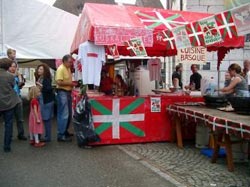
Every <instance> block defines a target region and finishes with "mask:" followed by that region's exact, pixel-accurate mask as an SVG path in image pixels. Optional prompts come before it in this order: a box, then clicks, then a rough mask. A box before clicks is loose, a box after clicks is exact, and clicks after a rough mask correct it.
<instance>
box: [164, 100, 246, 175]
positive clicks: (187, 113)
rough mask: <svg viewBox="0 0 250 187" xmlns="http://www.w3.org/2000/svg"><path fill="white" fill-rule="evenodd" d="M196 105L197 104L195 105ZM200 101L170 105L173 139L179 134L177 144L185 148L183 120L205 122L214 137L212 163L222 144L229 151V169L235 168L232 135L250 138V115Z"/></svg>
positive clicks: (168, 108) (168, 109)
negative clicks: (200, 103)
mask: <svg viewBox="0 0 250 187" xmlns="http://www.w3.org/2000/svg"><path fill="white" fill-rule="evenodd" d="M195 105H196V106H195ZM197 105H199V103H176V104H174V105H169V106H168V107H167V111H168V112H169V115H170V116H171V117H172V121H173V122H174V123H173V124H172V125H174V127H173V128H172V129H173V130H172V138H171V139H172V141H173V140H174V137H175V134H176V136H177V145H178V147H180V148H183V141H182V133H181V127H182V123H181V122H182V120H190V121H193V122H195V123H196V124H204V125H206V126H208V127H210V128H211V131H212V132H213V137H214V144H215V147H214V153H213V157H212V163H215V162H216V160H217V157H218V152H219V149H220V146H222V145H223V146H225V148H226V152H227V156H226V157H227V166H228V170H229V171H233V170H234V164H233V155H232V144H233V143H239V141H238V142H232V141H231V140H230V135H235V136H238V137H240V138H242V139H250V116H249V115H248V116H247V115H239V114H237V113H234V112H230V113H229V112H223V111H219V110H217V109H211V108H207V107H205V106H202V105H200V106H197Z"/></svg>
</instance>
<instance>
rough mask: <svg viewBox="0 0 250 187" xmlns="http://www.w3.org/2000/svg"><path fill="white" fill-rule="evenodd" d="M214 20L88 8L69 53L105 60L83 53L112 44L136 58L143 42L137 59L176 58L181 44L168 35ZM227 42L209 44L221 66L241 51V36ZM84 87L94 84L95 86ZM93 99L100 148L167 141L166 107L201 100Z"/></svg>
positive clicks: (161, 97)
mask: <svg viewBox="0 0 250 187" xmlns="http://www.w3.org/2000/svg"><path fill="white" fill-rule="evenodd" d="M107 12H109V14H107ZM210 16H211V14H204V13H195V12H185V11H169V10H161V9H152V8H142V7H135V6H116V5H102V4H89V3H86V4H85V6H84V9H83V13H82V17H81V19H80V22H79V25H78V28H77V32H76V35H75V38H74V41H73V43H72V47H71V51H72V53H78V54H79V55H80V58H81V59H82V54H83V53H84V54H85V55H86V54H87V56H88V57H94V58H99V57H101V56H102V55H100V54H99V53H98V52H96V53H93V52H92V51H91V50H90V51H89V50H88V51H87V52H86V50H85V52H82V48H84V47H83V46H86V45H89V46H92V47H91V49H92V48H95V47H94V46H102V49H101V51H103V49H104V46H113V45H114V46H115V51H118V52H119V54H118V56H119V55H130V56H131V55H137V54H136V52H135V50H134V49H133V47H134V46H133V44H134V43H133V41H132V40H131V39H133V38H140V44H142V43H143V45H142V46H143V48H144V46H145V50H144V49H143V50H141V49H140V50H139V56H140V55H141V54H143V56H145V55H146V56H151V57H153V56H164V57H165V56H174V55H176V54H177V46H178V43H177V40H176V41H174V40H175V39H174V38H175V37H174V36H173V35H168V34H167V32H168V31H171V30H172V29H174V28H178V27H181V26H185V25H187V24H189V23H191V22H192V24H193V22H195V21H198V20H201V19H204V18H209V17H210ZM185 28H186V26H185ZM223 28H224V27H223ZM171 32H172V31H171ZM221 32H222V31H221ZM162 34H164V37H162ZM190 35H192V34H190ZM194 36H197V35H196V34H195V33H193V35H192V36H191V37H194ZM197 37H198V36H197ZM226 37H227V35H226V36H225V37H224V40H223V41H221V40H218V42H211V43H210V44H209V45H208V46H206V48H207V50H208V51H218V64H219V62H220V61H221V60H222V59H223V58H224V56H225V54H226V53H227V52H228V51H229V50H230V49H231V48H237V47H242V46H243V41H244V40H243V39H244V38H243V37H238V36H235V37H229V38H228V37H227V38H226ZM198 38H199V37H198ZM163 39H164V40H163ZM182 39H183V37H182ZM198 43H199V42H198ZM190 45H191V43H190ZM140 47H141V46H140ZM107 48H108V47H107ZM107 48H106V49H107ZM89 49H90V48H89ZM128 49H133V50H128ZM106 51H107V50H106ZM131 51H133V52H134V53H133V54H132V53H131ZM142 51H143V52H142ZM109 53H110V52H109ZM112 55H113V56H114V57H115V55H114V54H112ZM138 58H140V57H138ZM87 61H88V60H85V61H84V62H83V63H81V64H84V63H86V62H87ZM92 61H94V60H93V59H92V60H91V62H92ZM91 62H89V63H91ZM100 63H102V62H101V61H100ZM142 63H143V62H142ZM83 66H84V65H83ZM85 68H86V67H85ZM79 69H81V68H79ZM83 69H84V67H83ZM85 70H86V69H85ZM93 73H94V72H93ZM99 73H100V72H99ZM84 76H86V74H85V75H84ZM91 76H93V74H91ZM96 76H97V77H98V76H100V75H96ZM93 79H96V77H94V78H93ZM98 79H99V78H98ZM144 82H145V81H144ZM85 83H86V84H89V83H91V84H94V81H92V82H88V81H87V82H85ZM97 86H99V85H97ZM78 95H79V91H77V90H75V91H74V92H73V98H74V102H75V103H76V102H77V101H78V100H79V96H78ZM90 98H91V104H92V110H93V115H94V125H95V128H96V132H97V133H98V134H100V136H101V139H102V141H101V142H100V144H116V143H136V142H152V141H169V140H170V139H171V138H170V137H171V131H170V128H171V126H170V118H169V116H168V115H166V112H165V109H166V107H167V106H169V105H170V104H173V103H175V102H197V101H203V99H202V98H201V97H192V96H188V95H185V93H179V94H178V93H177V94H176V93H169V94H168V93H165V94H161V95H151V94H146V95H139V96H138V95H137V94H135V96H123V97H116V96H113V97H112V96H99V97H97V96H90Z"/></svg>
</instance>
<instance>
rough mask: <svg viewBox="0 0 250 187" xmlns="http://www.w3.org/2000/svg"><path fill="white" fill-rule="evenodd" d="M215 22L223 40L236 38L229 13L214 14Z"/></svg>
mask: <svg viewBox="0 0 250 187" xmlns="http://www.w3.org/2000/svg"><path fill="white" fill-rule="evenodd" d="M215 20H216V22H217V25H218V28H219V30H220V33H221V37H222V39H223V40H225V39H230V38H233V37H237V36H238V34H237V30H236V26H235V23H234V20H233V17H232V13H231V11H227V12H222V13H219V14H216V15H215Z"/></svg>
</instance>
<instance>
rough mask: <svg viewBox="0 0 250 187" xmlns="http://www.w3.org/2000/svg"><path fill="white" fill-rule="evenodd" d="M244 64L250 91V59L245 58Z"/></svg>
mask: <svg viewBox="0 0 250 187" xmlns="http://www.w3.org/2000/svg"><path fill="white" fill-rule="evenodd" d="M243 66H244V69H243V73H244V77H245V79H246V81H247V84H248V90H249V91H250V60H245V61H244V64H243Z"/></svg>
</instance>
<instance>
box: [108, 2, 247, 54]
mask: <svg viewBox="0 0 250 187" xmlns="http://www.w3.org/2000/svg"><path fill="white" fill-rule="evenodd" d="M135 14H136V15H137V16H138V18H139V19H140V20H141V22H142V23H143V24H144V25H145V26H146V27H147V28H149V29H154V42H155V43H157V44H160V45H164V46H166V49H171V50H173V49H183V48H189V47H199V46H204V47H206V46H210V45H213V44H215V43H219V42H223V41H225V40H228V39H232V38H237V37H238V36H244V35H245V34H248V33H250V26H249V25H250V3H247V4H245V5H242V6H240V7H236V8H233V9H230V10H227V11H224V12H221V13H218V14H215V15H213V16H210V17H207V18H205V19H202V20H199V21H194V22H191V23H188V22H186V21H185V19H184V18H183V17H182V16H181V15H180V14H169V13H165V12H158V11H156V10H155V11H151V12H140V11H137V12H135ZM125 46H127V49H128V50H131V52H133V54H134V55H135V56H147V52H146V50H145V47H144V44H143V41H142V39H141V38H133V39H130V40H129V41H126V42H125ZM109 48H110V47H109ZM113 48H115V51H116V52H115V53H112V52H111V51H110V54H111V55H112V56H114V57H115V58H116V59H118V57H119V52H118V49H117V46H113Z"/></svg>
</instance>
